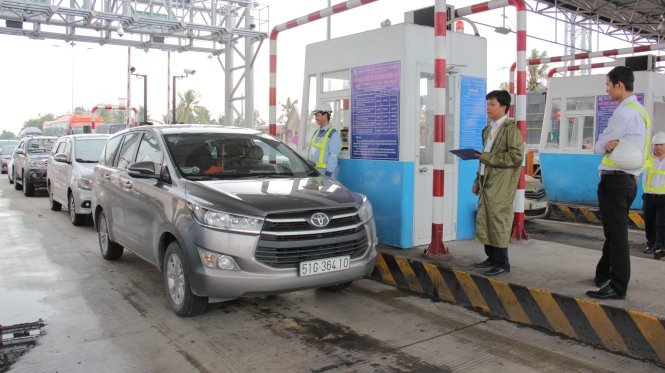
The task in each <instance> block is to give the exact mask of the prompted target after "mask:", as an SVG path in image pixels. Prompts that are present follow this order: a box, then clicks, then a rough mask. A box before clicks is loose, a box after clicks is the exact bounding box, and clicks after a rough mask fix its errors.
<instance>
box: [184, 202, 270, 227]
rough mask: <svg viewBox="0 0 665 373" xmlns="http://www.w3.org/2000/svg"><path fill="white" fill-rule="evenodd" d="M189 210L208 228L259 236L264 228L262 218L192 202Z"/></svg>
mask: <svg viewBox="0 0 665 373" xmlns="http://www.w3.org/2000/svg"><path fill="white" fill-rule="evenodd" d="M189 209H190V211H191V212H192V215H193V216H194V218H195V219H196V221H197V222H199V224H201V225H205V226H208V227H213V228H217V229H223V230H228V231H236V232H245V233H255V234H259V233H260V232H261V228H263V219H261V218H257V217H253V216H245V215H238V214H231V213H228V212H225V211H218V210H213V209H210V208H206V207H203V206H201V205H198V204H195V203H192V202H190V203H189Z"/></svg>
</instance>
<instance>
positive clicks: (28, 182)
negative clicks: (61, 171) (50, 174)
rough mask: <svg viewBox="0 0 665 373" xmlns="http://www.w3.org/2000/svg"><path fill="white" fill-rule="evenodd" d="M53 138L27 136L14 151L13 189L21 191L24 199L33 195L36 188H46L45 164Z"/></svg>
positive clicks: (53, 141)
mask: <svg viewBox="0 0 665 373" xmlns="http://www.w3.org/2000/svg"><path fill="white" fill-rule="evenodd" d="M56 139H57V137H55V136H28V137H24V138H22V139H21V141H19V143H18V145H17V146H16V149H15V150H14V165H13V169H14V171H13V172H14V189H16V190H21V189H23V194H25V196H26V197H31V196H34V195H35V189H36V188H45V187H46V163H47V162H48V157H49V153H50V152H51V147H52V146H53V143H55V140H56Z"/></svg>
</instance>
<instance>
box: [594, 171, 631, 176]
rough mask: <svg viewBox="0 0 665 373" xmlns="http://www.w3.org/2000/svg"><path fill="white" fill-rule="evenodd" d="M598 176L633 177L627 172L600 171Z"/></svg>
mask: <svg viewBox="0 0 665 373" xmlns="http://www.w3.org/2000/svg"><path fill="white" fill-rule="evenodd" d="M600 175H601V176H604V175H627V176H635V175H633V174H629V173H627V172H623V171H619V170H600Z"/></svg>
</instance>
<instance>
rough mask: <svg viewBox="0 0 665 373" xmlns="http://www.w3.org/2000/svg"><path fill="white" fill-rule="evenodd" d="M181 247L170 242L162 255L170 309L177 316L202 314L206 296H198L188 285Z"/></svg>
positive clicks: (187, 273)
mask: <svg viewBox="0 0 665 373" xmlns="http://www.w3.org/2000/svg"><path fill="white" fill-rule="evenodd" d="M183 258H184V257H183V253H182V249H181V248H180V245H179V244H178V243H177V242H175V241H174V242H171V243H170V244H169V246H168V248H167V249H166V255H164V270H163V276H164V288H165V290H166V297H167V298H168V301H169V305H170V306H171V309H173V311H174V312H175V313H176V315H178V316H182V317H191V316H196V315H200V314H202V313H203V312H204V311H205V309H206V306H207V304H208V298H207V297H200V296H198V295H196V294H194V293H192V290H191V289H190V287H189V276H190V275H189V271H188V270H187V266H186V265H185V262H184V259H183Z"/></svg>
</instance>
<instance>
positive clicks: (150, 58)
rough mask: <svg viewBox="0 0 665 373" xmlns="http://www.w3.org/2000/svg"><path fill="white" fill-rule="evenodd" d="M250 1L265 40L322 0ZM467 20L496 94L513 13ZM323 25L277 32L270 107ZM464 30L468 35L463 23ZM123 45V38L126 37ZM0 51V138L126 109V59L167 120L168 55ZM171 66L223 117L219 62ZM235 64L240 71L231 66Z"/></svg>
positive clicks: (417, 4) (393, 7)
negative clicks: (42, 121)
mask: <svg viewBox="0 0 665 373" xmlns="http://www.w3.org/2000/svg"><path fill="white" fill-rule="evenodd" d="M340 2H342V0H333V1H332V4H337V3H340ZM258 3H260V4H262V5H267V6H268V7H269V8H268V9H267V11H263V12H262V14H261V16H262V17H263V18H268V21H269V26H268V25H267V27H265V26H264V29H261V31H265V32H266V33H268V34H269V33H270V30H271V29H272V28H273V27H275V26H277V25H280V24H282V23H285V22H287V21H290V20H293V19H295V18H298V17H300V16H304V15H307V14H309V13H311V12H314V11H317V10H320V9H324V8H326V7H327V6H328V0H263V1H261V0H259V1H258ZM479 3H481V2H480V1H476V0H462V1H457V2H452V1H449V2H448V4H449V5H453V6H455V7H457V8H462V7H467V6H470V5H474V4H479ZM432 5H434V1H433V0H410V1H402V0H379V1H376V2H374V3H370V4H367V5H363V6H360V7H357V8H354V9H351V10H348V11H346V12H343V13H340V14H337V15H334V16H333V17H331V37H332V38H336V37H341V36H345V35H349V34H353V33H357V32H361V31H365V30H370V29H375V28H378V27H380V23H381V22H382V21H384V20H386V19H389V20H390V21H391V23H392V24H397V23H402V22H403V21H404V12H405V11H409V10H413V9H419V8H423V7H427V6H432ZM504 14H505V18H504ZM467 18H469V19H470V20H472V21H474V22H476V23H477V24H478V28H479V33H480V36H482V37H485V38H486V39H487V40H488V43H487V45H488V57H489V60H488V69H487V70H488V71H487V73H488V88H489V89H494V88H498V87H499V85H500V84H501V83H502V82H505V81H508V69H509V67H510V66H511V65H512V64H513V63H514V62H515V49H516V47H515V45H516V44H515V34H514V33H510V34H508V35H503V34H499V33H495V32H494V26H506V27H510V28H511V29H513V30H515V28H516V26H515V23H516V16H515V9H514V7H508V8H506V9H505V12H504V10H501V9H496V10H491V11H487V12H483V13H479V14H476V15H471V16H468V17H467ZM481 24H485V25H488V26H491V27H488V26H483V25H481ZM326 25H327V22H326V20H325V19H321V20H318V21H315V22H311V23H308V24H306V25H303V26H299V27H296V28H294V29H290V30H286V31H283V32H281V33H280V34H279V36H278V39H277V57H278V67H277V101H278V108H279V103H283V102H285V101H286V100H287V98H289V97H290V98H291V99H292V100H294V99H297V100H298V101H302V98H301V96H302V81H303V69H304V65H303V64H304V58H305V47H306V45H307V44H309V43H313V42H319V41H322V40H325V39H326V37H327V31H326ZM465 32H467V33H471V32H472V29H471V27H470V26H469V25H468V24H467V25H466V26H465ZM527 34H528V35H529V36H530V37H529V38H528V39H527V55H528V54H529V52H528V51H530V50H531V49H532V48H536V49H538V50H540V51H542V50H546V51H547V52H548V56H560V55H563V54H564V48H563V46H562V45H561V44H562V43H563V40H564V36H563V35H564V34H563V23H559V24H558V25H555V24H554V22H553V21H551V20H549V19H545V18H543V17H540V16H537V15H535V14H533V13H527ZM124 37H131V36H129V35H128V34H125V36H124ZM541 39H542V40H553V41H554V42H545V41H542V40H541ZM557 42H558V44H557ZM627 46H629V45H627V44H625V43H624V44H621V43H619V42H617V41H616V40H614V39H610V38H604V37H597V36H594V40H593V48H594V50H605V49H610V48H620V47H627ZM0 47H1V48H2V51H3V53H2V54H3V58H2V59H0V71H2V87H3V89H1V90H0V105H2V108H3V109H4V110H3V116H4V119H3V120H2V121H1V122H0V131H2V130H7V131H12V132H14V133H18V132H19V131H20V129H21V128H22V127H23V124H24V123H25V122H26V121H27V120H30V119H34V118H38V117H39V116H40V115H44V114H48V113H51V114H54V115H56V116H57V115H62V114H66V113H68V112H70V111H71V108H72V107H79V106H82V107H84V108H86V109H88V110H90V109H92V107H93V106H95V105H97V104H113V105H117V104H119V103H122V104H124V103H125V100H126V98H127V69H128V55H129V54H131V65H132V66H134V67H135V68H136V73H137V74H145V75H148V97H147V98H148V105H147V106H148V113H149V115H150V117H151V118H153V119H158V120H161V118H162V116H164V115H166V114H167V113H166V111H167V105H168V102H170V101H171V99H172V96H171V94H170V93H168V90H167V84H168V83H169V82H172V80H171V79H170V78H169V75H168V70H167V53H166V52H163V51H159V50H150V51H147V52H146V51H143V50H139V49H132V50H131V52H128V49H127V47H121V46H114V45H107V46H100V45H98V44H90V43H76V44H75V45H74V46H73V47H72V46H70V45H69V44H67V43H66V42H64V41H56V40H31V39H29V38H27V37H19V36H8V35H0ZM433 47H434V46H433ZM258 53H259V54H258V57H257V59H256V65H255V75H254V80H255V88H254V90H255V108H256V109H257V110H259V112H260V114H261V118H262V119H264V120H265V121H266V122H267V121H268V119H269V118H268V88H269V81H268V75H269V74H268V73H269V70H268V58H269V42H268V40H265V41H264V43H263V44H262V45H261V47H260V49H259V51H258ZM222 57H223V56H222ZM330 57H331V58H334V52H331V56H330ZM170 60H171V75H181V74H182V73H183V70H184V69H194V70H196V74H194V75H190V76H189V77H187V78H186V79H181V80H178V81H177V92H178V93H183V92H185V91H186V90H190V89H191V90H194V91H196V92H197V93H199V94H200V101H201V104H202V105H204V106H206V107H207V108H208V109H209V110H210V112H211V114H212V115H211V116H212V118H217V117H219V116H221V115H223V114H224V113H223V111H224V98H223V94H224V72H223V70H222V67H221V65H220V63H219V61H218V60H217V59H216V58H208V55H207V54H204V53H197V52H189V53H171V57H170ZM222 60H223V59H222ZM598 62H600V61H598ZM236 63H239V60H238V59H237V60H236ZM558 66H560V65H552V66H551V67H558ZM130 97H131V106H134V107H137V108H138V107H139V106H142V105H143V100H144V97H143V81H142V80H139V79H137V78H136V77H131V91H130ZM278 115H279V113H278Z"/></svg>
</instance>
